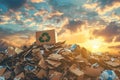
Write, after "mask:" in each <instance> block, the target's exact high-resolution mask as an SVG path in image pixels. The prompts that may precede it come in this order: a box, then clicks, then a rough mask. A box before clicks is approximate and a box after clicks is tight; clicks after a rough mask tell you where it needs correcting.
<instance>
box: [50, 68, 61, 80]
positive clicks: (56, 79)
mask: <svg viewBox="0 0 120 80" xmlns="http://www.w3.org/2000/svg"><path fill="white" fill-rule="evenodd" d="M61 77H62V73H60V72H57V71H53V70H51V71H49V79H50V80H60V79H61Z"/></svg>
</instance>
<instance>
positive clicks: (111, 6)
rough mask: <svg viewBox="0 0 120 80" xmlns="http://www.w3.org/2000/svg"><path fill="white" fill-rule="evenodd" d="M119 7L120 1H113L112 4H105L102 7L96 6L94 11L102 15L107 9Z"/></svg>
mask: <svg viewBox="0 0 120 80" xmlns="http://www.w3.org/2000/svg"><path fill="white" fill-rule="evenodd" d="M119 7H120V2H119V1H118V2H113V3H112V5H106V6H105V7H104V8H100V7H98V8H96V11H97V12H98V14H100V15H102V14H105V13H107V12H109V11H112V10H114V9H117V8H119Z"/></svg>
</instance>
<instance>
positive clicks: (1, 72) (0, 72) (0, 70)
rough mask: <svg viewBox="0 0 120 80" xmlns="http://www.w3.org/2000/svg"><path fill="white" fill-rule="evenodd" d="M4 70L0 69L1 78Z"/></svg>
mask: <svg viewBox="0 0 120 80" xmlns="http://www.w3.org/2000/svg"><path fill="white" fill-rule="evenodd" d="M5 70H6V68H2V69H0V76H2V75H3V74H4V72H5Z"/></svg>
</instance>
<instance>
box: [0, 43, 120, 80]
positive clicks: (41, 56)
mask: <svg viewBox="0 0 120 80" xmlns="http://www.w3.org/2000/svg"><path fill="white" fill-rule="evenodd" d="M103 70H113V71H114V72H115V73H116V75H117V76H118V77H119V78H120V56H119V55H109V54H102V55H93V54H91V52H90V51H88V50H87V49H85V48H83V47H81V46H80V45H77V44H73V45H66V44H65V42H58V43H56V44H53V45H42V46H37V45H36V43H33V44H32V45H31V46H23V47H22V48H16V47H12V46H9V47H8V48H7V50H5V51H3V52H0V80H98V78H99V76H100V74H101V73H102V71H103ZM117 80H119V79H117Z"/></svg>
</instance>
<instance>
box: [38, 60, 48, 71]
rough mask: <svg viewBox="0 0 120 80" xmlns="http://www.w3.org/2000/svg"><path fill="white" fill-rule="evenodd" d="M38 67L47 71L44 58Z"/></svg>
mask: <svg viewBox="0 0 120 80" xmlns="http://www.w3.org/2000/svg"><path fill="white" fill-rule="evenodd" d="M38 65H39V66H40V67H41V68H43V69H47V64H46V62H45V60H44V58H42V59H41V60H40V61H39V63H38Z"/></svg>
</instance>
